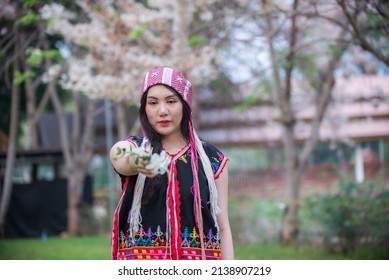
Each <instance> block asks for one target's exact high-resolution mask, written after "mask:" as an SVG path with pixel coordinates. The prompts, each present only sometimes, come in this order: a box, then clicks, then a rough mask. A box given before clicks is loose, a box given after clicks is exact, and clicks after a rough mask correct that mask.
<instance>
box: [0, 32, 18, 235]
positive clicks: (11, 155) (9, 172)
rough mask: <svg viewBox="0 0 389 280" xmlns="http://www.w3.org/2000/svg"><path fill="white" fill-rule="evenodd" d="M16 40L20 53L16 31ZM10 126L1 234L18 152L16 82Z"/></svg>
mask: <svg viewBox="0 0 389 280" xmlns="http://www.w3.org/2000/svg"><path fill="white" fill-rule="evenodd" d="M15 36H16V40H15V53H19V52H20V50H19V48H20V44H19V36H18V32H17V31H16V35H15ZM13 70H14V71H13V72H14V74H13V77H16V72H18V71H19V60H18V58H16V59H15V62H14V69H13ZM10 122H11V123H10V128H9V141H8V150H7V162H6V165H5V176H4V183H3V190H2V196H1V205H0V234H1V235H4V226H5V218H6V215H7V211H8V206H9V203H10V200H11V194H12V186H13V184H12V176H13V170H14V164H15V153H16V142H17V135H18V133H17V132H18V122H19V85H18V84H16V83H15V81H14V82H13V84H12V105H11V120H10Z"/></svg>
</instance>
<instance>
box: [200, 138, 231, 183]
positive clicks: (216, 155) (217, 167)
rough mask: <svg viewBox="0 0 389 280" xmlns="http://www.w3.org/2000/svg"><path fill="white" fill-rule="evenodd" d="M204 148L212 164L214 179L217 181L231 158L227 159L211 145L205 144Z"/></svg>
mask: <svg viewBox="0 0 389 280" xmlns="http://www.w3.org/2000/svg"><path fill="white" fill-rule="evenodd" d="M203 147H204V151H205V153H206V154H207V156H208V158H209V161H210V162H211V165H212V170H213V174H214V178H215V179H217V178H219V175H220V174H221V173H222V172H223V170H224V167H225V166H226V164H227V162H228V160H229V158H228V157H226V156H225V155H224V154H223V153H222V152H221V151H220V150H219V149H218V148H217V147H215V146H213V145H211V144H209V143H205V142H204V143H203Z"/></svg>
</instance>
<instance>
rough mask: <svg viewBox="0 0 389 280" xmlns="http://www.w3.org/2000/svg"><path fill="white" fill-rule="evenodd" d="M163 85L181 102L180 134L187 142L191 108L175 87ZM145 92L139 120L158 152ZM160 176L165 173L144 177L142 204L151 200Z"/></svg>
mask: <svg viewBox="0 0 389 280" xmlns="http://www.w3.org/2000/svg"><path fill="white" fill-rule="evenodd" d="M162 85H163V84H162ZM163 86H165V87H166V88H167V89H169V90H170V91H171V92H172V93H174V94H175V95H176V96H178V98H179V100H180V102H181V103H182V120H181V134H182V136H183V137H184V138H185V140H186V141H187V142H189V141H190V134H189V122H190V121H191V114H192V110H191V108H190V106H189V105H188V103H186V101H185V100H184V99H183V98H182V96H181V95H180V94H179V93H177V91H176V90H175V89H173V88H172V87H169V86H167V85H163ZM147 94H148V91H146V92H145V93H144V94H143V96H142V98H141V103H140V107H139V120H140V123H141V125H142V128H143V131H144V133H145V136H147V138H148V139H149V142H150V144H151V146H152V147H153V153H160V152H161V151H162V143H161V135H160V134H159V133H158V132H156V131H155V130H154V129H153V127H152V126H151V125H150V122H149V119H148V118H147V115H146V104H147ZM161 176H167V175H166V174H164V175H157V176H155V177H154V178H146V182H145V186H144V189H143V195H142V204H148V203H150V202H151V201H152V200H153V198H154V194H155V192H156V190H157V188H158V187H159V186H160V182H161Z"/></svg>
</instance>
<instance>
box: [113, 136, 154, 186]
mask: <svg viewBox="0 0 389 280" xmlns="http://www.w3.org/2000/svg"><path fill="white" fill-rule="evenodd" d="M123 148H124V149H125V151H126V153H125V154H124V155H123V156H120V157H118V152H117V151H118V149H123ZM133 148H136V147H135V145H134V144H133V143H131V142H129V141H126V140H122V141H119V142H117V143H116V144H115V145H113V146H112V148H111V151H110V153H109V157H110V159H111V163H112V165H113V167H114V168H115V170H116V172H118V173H119V174H122V175H124V176H132V175H136V174H138V173H142V174H143V175H145V176H147V177H150V178H153V177H155V176H156V175H157V173H153V171H152V170H149V169H147V168H146V166H147V165H148V164H149V163H150V162H149V161H147V160H143V159H140V158H139V160H138V161H137V164H135V157H134V156H130V154H129V153H128V152H129V151H131V150H132V149H133Z"/></svg>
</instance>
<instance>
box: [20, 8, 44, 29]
mask: <svg viewBox="0 0 389 280" xmlns="http://www.w3.org/2000/svg"><path fill="white" fill-rule="evenodd" d="M39 19H40V17H39V15H38V14H36V13H34V12H33V11H28V13H27V14H26V15H25V16H23V17H21V18H19V19H18V20H17V21H16V22H15V25H16V26H20V25H21V26H28V25H35V24H36V23H37V22H38V21H39Z"/></svg>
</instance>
